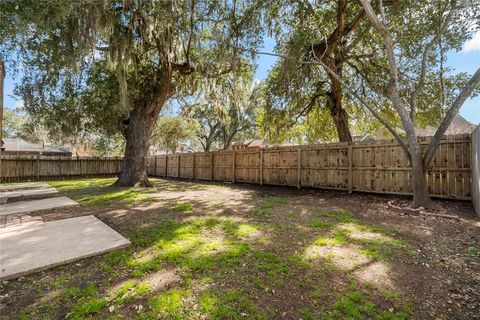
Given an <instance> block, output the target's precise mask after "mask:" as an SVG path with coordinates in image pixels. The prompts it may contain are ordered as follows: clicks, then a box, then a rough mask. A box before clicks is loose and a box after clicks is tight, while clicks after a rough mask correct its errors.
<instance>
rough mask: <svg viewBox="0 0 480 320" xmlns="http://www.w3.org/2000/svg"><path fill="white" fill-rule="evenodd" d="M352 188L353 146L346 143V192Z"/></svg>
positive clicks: (349, 191) (350, 191)
mask: <svg viewBox="0 0 480 320" xmlns="http://www.w3.org/2000/svg"><path fill="white" fill-rule="evenodd" d="M352 189H353V147H352V145H351V144H350V145H348V193H352Z"/></svg>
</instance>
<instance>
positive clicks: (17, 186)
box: [0, 183, 49, 191]
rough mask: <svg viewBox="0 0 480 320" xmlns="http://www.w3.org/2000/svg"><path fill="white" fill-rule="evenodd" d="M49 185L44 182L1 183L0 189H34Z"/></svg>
mask: <svg viewBox="0 0 480 320" xmlns="http://www.w3.org/2000/svg"><path fill="white" fill-rule="evenodd" d="M46 187H49V185H48V184H46V183H15V184H2V185H0V191H11V190H18V189H36V188H46Z"/></svg>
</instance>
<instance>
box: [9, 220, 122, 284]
mask: <svg viewBox="0 0 480 320" xmlns="http://www.w3.org/2000/svg"><path fill="white" fill-rule="evenodd" d="M129 244H130V241H128V239H126V238H124V237H123V236H122V235H121V234H119V233H118V232H116V231H115V230H113V229H112V228H110V227H109V226H108V225H106V224H105V223H103V222H102V221H100V220H98V219H97V218H96V217H94V216H84V217H78V218H70V219H63V220H56V221H50V222H44V223H40V224H34V225H28V226H25V227H20V228H15V229H12V230H11V231H10V232H5V233H0V280H6V279H12V278H17V277H20V276H23V275H25V274H29V273H33V272H37V271H40V270H44V269H47V268H51V267H53V266H57V265H60V264H66V263H70V262H73V261H76V260H79V259H83V258H87V257H91V256H94V255H98V254H102V253H105V252H107V251H110V250H113V249H116V248H121V247H124V246H127V245H129Z"/></svg>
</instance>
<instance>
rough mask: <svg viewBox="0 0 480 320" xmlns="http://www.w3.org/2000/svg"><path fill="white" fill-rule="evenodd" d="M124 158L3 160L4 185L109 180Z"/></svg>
mask: <svg viewBox="0 0 480 320" xmlns="http://www.w3.org/2000/svg"><path fill="white" fill-rule="evenodd" d="M121 167H122V158H112V157H110V158H104V157H102V158H98V157H95V158H90V157H88V158H84V157H82V158H70V157H44V156H2V161H1V168H0V182H17V181H29V180H55V179H66V178H75V177H78V178H82V177H85V178H90V177H109V176H115V175H117V174H118V173H119V172H120V170H121Z"/></svg>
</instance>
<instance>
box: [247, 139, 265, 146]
mask: <svg viewBox="0 0 480 320" xmlns="http://www.w3.org/2000/svg"><path fill="white" fill-rule="evenodd" d="M266 145H267V140H265V139H256V140H252V141H251V142H250V143H249V144H248V147H249V148H251V147H262V146H266Z"/></svg>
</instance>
